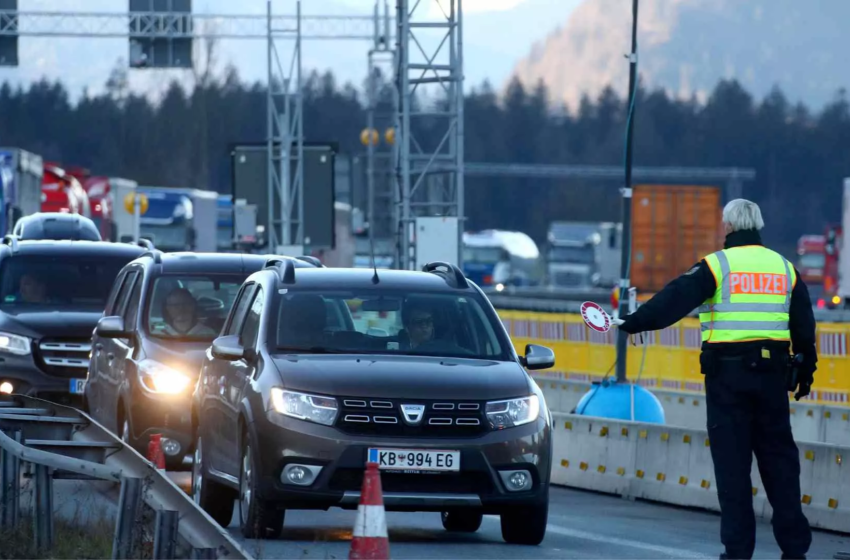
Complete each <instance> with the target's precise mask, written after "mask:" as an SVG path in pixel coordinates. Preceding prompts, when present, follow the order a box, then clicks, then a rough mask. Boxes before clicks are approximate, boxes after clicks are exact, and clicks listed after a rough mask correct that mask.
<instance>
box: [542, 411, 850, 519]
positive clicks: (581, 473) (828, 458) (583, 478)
mask: <svg viewBox="0 0 850 560" xmlns="http://www.w3.org/2000/svg"><path fill="white" fill-rule="evenodd" d="M553 416H554V422H555V426H554V453H555V457H554V460H553V467H552V468H553V471H552V483H553V484H556V485H563V486H569V487H574V488H582V489H587V490H595V491H600V492H606V493H611V494H617V495H620V496H623V497H625V498H643V499H648V500H653V501H658V502H663V503H668V504H675V505H680V506H691V507H699V508H704V509H708V510H714V511H719V509H720V507H719V504H718V501H717V490H716V487H715V479H714V468H713V464H712V461H711V449H710V442H709V440H708V434H707V432H706V430H705V429H692V428H680V427H673V426H660V425H657V424H644V423H639V422H626V421H616V420H609V419H605V418H593V417H589V416H578V415H575V414H563V413H554V414H553ZM797 446H798V448H799V451H800V461H801V467H802V468H801V475H800V482H801V485H802V491H803V511H804V512H805V514H806V516H807V517H808V519H809V523H810V524H811V525H812V526H813V527H817V528H820V529H827V530H832V531H840V532H845V533H846V532H850V472H848V471H846V470H844V469H845V468H847V467H844V466H843V458H844V457H848V458H850V447H846V446H837V445H830V444H824V443H815V442H797ZM752 484H753V496H754V507H755V511H756V515H757V516H759V517H764V518H766V519H770V518H771V517H772V515H773V511H772V509H771V508H770V504H769V503H768V501H767V496H766V495H765V491H764V487H763V485H762V482H761V477H760V476H759V474H758V466H757V463H756V461H755V458H753V471H752Z"/></svg>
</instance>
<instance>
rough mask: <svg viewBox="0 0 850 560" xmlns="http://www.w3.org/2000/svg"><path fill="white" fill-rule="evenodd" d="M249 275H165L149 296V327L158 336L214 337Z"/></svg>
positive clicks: (147, 326)
mask: <svg viewBox="0 0 850 560" xmlns="http://www.w3.org/2000/svg"><path fill="white" fill-rule="evenodd" d="M246 276H247V275H230V274H226V275H225V274H216V275H209V274H206V275H164V276H159V277H158V278H156V279H155V280H154V282H153V285H152V287H151V288H150V292H149V293H148V298H147V304H146V305H147V309H146V311H145V313H146V318H147V320H146V328H147V332H148V334H149V335H150V336H153V337H156V338H164V339H172V340H186V341H211V340H213V339H214V338H215V337H216V336H218V334H219V333H220V332H221V328H222V326H223V325H224V320H225V319H226V318H227V313H228V311H230V306H231V305H232V304H233V300H234V299H235V298H236V294H237V293H238V292H239V288H240V286H241V285H242V282H244V280H245V277H246Z"/></svg>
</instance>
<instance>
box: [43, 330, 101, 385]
mask: <svg viewBox="0 0 850 560" xmlns="http://www.w3.org/2000/svg"><path fill="white" fill-rule="evenodd" d="M90 352H91V340H83V339H77V340H67V339H63V340H50V339H46V340H42V341H41V342H39V343H38V348H37V351H36V362H37V363H38V365H39V367H40V368H41V369H42V370H43V371H44V372H45V373H47V374H49V375H55V376H58V377H66V378H69V379H71V378H83V377H85V376H86V373H87V372H88V369H89V354H90Z"/></svg>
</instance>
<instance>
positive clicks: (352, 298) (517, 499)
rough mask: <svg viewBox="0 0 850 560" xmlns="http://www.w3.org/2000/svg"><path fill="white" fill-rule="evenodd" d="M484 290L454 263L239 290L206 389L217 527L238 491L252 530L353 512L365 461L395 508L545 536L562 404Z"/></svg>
mask: <svg viewBox="0 0 850 560" xmlns="http://www.w3.org/2000/svg"><path fill="white" fill-rule="evenodd" d="M553 364H554V354H553V353H552V351H551V350H549V349H547V348H544V347H541V346H534V345H529V346H528V347H527V348H526V355H525V356H523V357H520V356H518V355H517V354H516V352H515V351H514V348H513V346H512V344H511V340H510V338H509V337H508V334H507V333H506V332H505V329H504V327H503V326H502V323H501V321H500V320H499V317H498V316H497V314H496V312H495V311H494V309H493V307H492V306H491V305H490V302H489V301H488V299H487V298H486V297H485V296H484V294H483V293H482V292H481V290H480V289H479V288H478V287H477V286H476V285H475V284H473V283H471V282H469V281H468V280H467V279H466V278H464V276H463V273H462V272H461V271H460V270H459V269H458V268H457V267H454V266H452V265H447V264H445V263H434V264H432V265H428V266H426V267H425V270H424V271H423V272H413V271H392V270H381V271H380V272H373V271H372V270H368V269H337V268H327V269H304V270H301V269H298V270H296V269H295V267H294V266H293V265H292V264H291V263H290V262H288V261H272V262H270V263H269V264H268V266H267V267H266V268H265V269H264V270H262V271H260V272H257V273H256V274H253V275H252V276H250V277H249V278H248V280H247V281H246V282H245V284H244V285H243V286H242V288H241V290H240V292H239V295H238V296H237V299H236V302H235V303H234V306H233V309H232V310H231V312H230V315H229V317H228V319H227V323H226V324H225V327H224V332H223V336H221V337H220V338H217V339H216V340H215V341H214V342H213V344H212V349H211V355H209V356H208V357H207V358H206V359H205V360H204V364H203V368H202V370H201V377H200V379H199V380H198V384H197V387H196V393H195V400H194V415H195V417H196V422H197V427H196V431H195V461H194V466H193V470H192V489H193V495H194V499H195V500H196V502H198V503H199V504H200V505H201V506H202V507H203V508H204V509H205V510H206V511H207V512H208V513H209V514H210V515H211V516H213V518H215V519H216V520H217V521H218V522H219V523H220V524H222V525H224V526H226V525H227V524H228V523H229V522H230V519H231V516H232V514H233V507H234V498H238V504H239V515H240V523H241V528H242V532H243V534H244V535H245V536H246V537H249V538H254V537H267V536H276V535H278V534H279V533H280V531H281V529H282V524H283V518H284V512H285V510H287V509H327V508H329V507H332V506H339V507H342V508H356V507H357V506H358V502H359V498H360V489H361V485H362V481H363V474H364V470H365V465H366V463H367V462H375V463H377V464H378V465H379V468H380V472H381V482H382V485H383V491H384V496H383V498H384V504H385V507H386V508H387V509H388V510H391V511H393V510H394V511H435V512H441V513H442V516H443V517H442V519H443V525H444V527H445V528H446V529H448V530H453V531H467V532H472V531H476V530H477V529H478V528H479V526H480V524H481V521H482V516H483V515H484V514H496V515H500V516H501V523H502V535H503V538H504V539H505V540H506V541H508V542H511V543H525V544H538V543H540V542H541V541H542V539H543V537H544V535H545V532H546V522H547V517H548V503H549V477H550V468H551V465H550V462H551V455H552V439H551V415H550V413H549V411H548V409H547V408H546V404H545V402H544V399H543V395H542V393H541V392H540V390H539V389H538V387H537V385H536V384H535V383H534V382H533V381H532V379H531V377H530V376H529V374H528V373H527V371H526V369H543V368H548V367H551V366H552V365H553Z"/></svg>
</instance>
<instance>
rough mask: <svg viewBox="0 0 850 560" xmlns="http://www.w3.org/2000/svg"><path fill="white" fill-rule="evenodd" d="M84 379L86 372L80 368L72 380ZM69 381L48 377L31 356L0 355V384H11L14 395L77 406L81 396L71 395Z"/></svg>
mask: <svg viewBox="0 0 850 560" xmlns="http://www.w3.org/2000/svg"><path fill="white" fill-rule="evenodd" d="M86 377H87V372H86V370H85V369H82V368H81V369H80V373H79V375H75V376H74V377H73V379H86ZM71 381H72V378H71V377H66V376H57V375H50V374H47V373H45V372H44V371H42V370H41V369H40V368H39V367H38V365H37V364H36V363H35V359H34V358H33V355H32V354H28V355H26V356H16V355H13V354H5V353H3V354H0V383H3V382H9V383H11V384H12V386H13V392H14V393H16V394H19V395H25V396H28V397H39V398H44V399H48V400H51V401H53V402H57V403H59V404H73V405H78V404H80V403H82V401H83V399H82V394H73V393H71Z"/></svg>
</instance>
